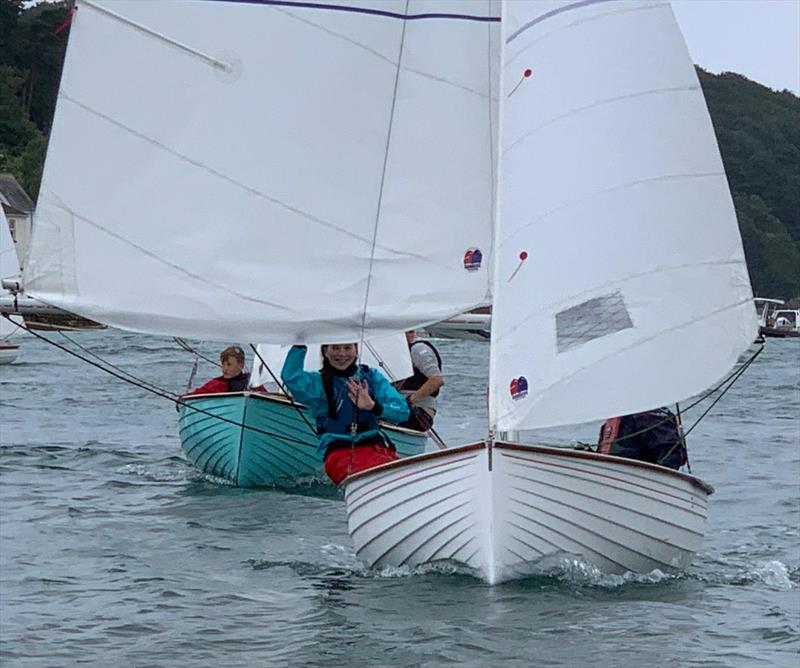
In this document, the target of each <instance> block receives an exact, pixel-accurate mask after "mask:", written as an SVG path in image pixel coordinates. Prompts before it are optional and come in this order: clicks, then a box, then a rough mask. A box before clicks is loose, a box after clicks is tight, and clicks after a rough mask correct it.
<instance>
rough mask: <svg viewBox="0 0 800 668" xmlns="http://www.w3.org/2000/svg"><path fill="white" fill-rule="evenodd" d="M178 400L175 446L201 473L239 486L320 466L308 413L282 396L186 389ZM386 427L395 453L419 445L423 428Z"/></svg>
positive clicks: (303, 474)
mask: <svg viewBox="0 0 800 668" xmlns="http://www.w3.org/2000/svg"><path fill="white" fill-rule="evenodd" d="M183 402H184V404H183V405H181V406H180V409H179V417H178V429H179V432H180V438H181V446H182V447H183V450H184V452H185V453H186V456H187V458H188V459H189V461H191V462H192V464H194V465H195V466H196V467H197V468H199V469H200V470H201V471H203V472H204V473H207V474H209V475H213V476H216V477H219V478H224V479H226V480H228V481H230V482H232V483H233V484H235V485H237V486H240V487H262V486H269V485H274V484H277V483H287V482H292V481H294V480H297V479H302V478H307V477H311V476H315V475H318V474H320V473H321V472H322V455H321V453H320V452H319V451H318V449H317V442H318V439H317V436H316V433H315V432H314V431H313V428H312V427H311V426H310V425H313V423H314V422H313V418H312V417H311V416H309V415H308V413H307V411H306V409H305V408H304V407H296V406H295V405H292V403H291V402H290V401H289V400H288V399H286V398H285V397H283V396H280V395H265V394H261V393H256V392H236V393H229V394H201V395H192V396H189V397H184V398H183ZM304 417H305V418H306V419H307V420H308V423H307V422H306V421H305V420H304V419H303V418H304ZM386 432H387V434H389V437H390V438H391V440H392V442H393V443H394V444H395V447H396V448H397V452H398V454H400V455H401V456H409V455H415V454H419V453H421V452H423V451H424V449H425V446H426V443H427V437H426V436H425V435H424V434H421V433H419V432H413V431H410V430H407V429H394V428H388V427H387V428H386Z"/></svg>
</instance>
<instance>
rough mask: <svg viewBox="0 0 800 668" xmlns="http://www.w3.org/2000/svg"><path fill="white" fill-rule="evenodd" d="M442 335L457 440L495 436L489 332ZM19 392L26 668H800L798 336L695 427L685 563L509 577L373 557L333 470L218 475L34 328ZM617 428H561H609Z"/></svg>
mask: <svg viewBox="0 0 800 668" xmlns="http://www.w3.org/2000/svg"><path fill="white" fill-rule="evenodd" d="M50 336H51V337H52V338H54V339H55V340H62V339H61V338H60V337H59V336H58V335H50ZM72 338H73V339H74V340H75V341H77V342H79V343H80V344H81V345H83V346H86V347H87V348H88V349H90V350H91V351H92V352H94V353H96V354H98V355H99V356H101V357H102V358H103V359H106V360H108V361H109V362H112V363H113V364H116V365H118V366H119V367H121V368H124V369H125V370H127V371H130V372H131V373H134V374H136V375H137V376H138V377H140V378H142V379H146V380H147V381H149V382H151V383H154V384H156V385H158V386H159V387H161V388H164V389H167V390H169V391H174V392H180V391H182V390H183V389H184V386H185V382H186V378H187V376H188V372H189V367H190V365H191V357H190V356H189V355H188V354H187V353H185V352H183V351H181V350H179V349H178V348H177V347H176V346H175V344H174V343H172V342H170V341H168V340H165V339H155V338H152V337H143V336H136V335H132V334H125V333H121V332H113V331H104V332H92V333H86V332H84V333H80V334H74V335H72ZM62 341H63V340H62ZM202 349H203V350H204V351H205V352H207V353H208V354H209V355H210V356H213V355H214V354H215V350H216V348H215V347H214V346H203V347H202ZM440 350H441V351H442V353H443V357H444V359H445V363H446V375H447V386H446V388H445V391H444V393H443V397H442V402H441V412H440V417H439V420H438V422H437V427H438V429H439V431H440V432H441V434H442V436H443V437H444V438H445V440H446V441H448V442H452V443H454V444H455V443H459V442H462V441H466V440H470V439H473V438H480V437H482V436H483V435H484V432H485V427H486V408H485V406H486V399H485V378H486V368H487V352H488V347H487V346H485V345H484V344H480V343H466V342H442V343H441V345H440ZM212 374H214V370H213V368H212V367H211V366H210V365H206V366H205V368H202V367H201V370H200V373H199V375H198V380H204V379H205V378H206V377H209V376H211V375H212ZM0 405H1V410H2V416H1V417H2V422H1V427H0V483H1V484H0V664H1V665H2V666H3V667H4V668H7V667H10V666H25V667H28V666H30V667H36V668H44V667H49V666H76V665H85V666H118V665H126V666H130V667H136V668H140V667H151V666H159V667H170V668H174V667H176V666H193V667H194V666H214V667H217V666H219V667H223V666H224V667H228V666H248V667H259V666H284V665H286V666H330V665H341V666H383V665H386V666H447V665H459V666H490V665H491V666H531V665H536V666H584V665H593V666H619V667H623V668H628V667H630V668H634V667H635V668H638V667H640V666H645V665H652V666H703V667H704V668H710V667H717V666H719V667H722V666H741V667H746V668H754V667H758V666H765V667H767V666H769V667H770V668H775V667H780V666H787V667H788V666H792V667H794V666H796V665H798V652H799V651H800V538H799V537H798V534H799V532H800V340H770V341H769V342H768V345H767V348H766V350H765V351H764V353H763V354H762V355H761V356H760V357H759V358H758V360H757V361H756V363H755V364H754V365H753V366H752V367H751V368H750V370H749V371H748V373H747V374H746V375H745V376H744V377H743V378H742V380H741V381H740V382H739V383H738V384H737V385H736V386H735V387H734V388H733V389H732V390H731V391H730V392H729V394H728V395H726V396H725V398H724V399H723V400H722V402H720V403H719V404H718V405H717V407H716V408H715V409H714V411H713V412H712V414H711V415H710V416H709V417H708V418H707V419H706V420H705V421H704V422H702V423H701V424H700V426H699V427H698V428H697V429H696V430H695V431H694V432H693V433H692V437H691V440H690V457H691V458H692V465H693V470H694V472H695V473H696V474H697V475H699V476H701V477H702V478H704V479H705V480H707V481H709V482H710V483H711V484H713V485H714V486H715V487H716V488H717V493H716V494H715V495H714V496H713V497H712V498H711V504H710V520H709V526H708V534H707V538H706V541H705V543H704V546H703V548H702V550H701V551H700V552H699V553H698V554H697V555H696V557H695V559H694V561H693V563H692V566H691V569H690V570H689V572H688V573H686V574H683V575H679V576H675V575H666V574H662V573H658V572H654V573H650V574H647V575H638V576H633V575H628V576H627V577H618V576H614V577H611V576H603V575H600V574H598V573H595V572H592V571H591V570H590V569H587V568H586V567H584V566H582V565H580V564H575V565H572V566H571V567H564V568H561V569H559V570H557V571H554V572H553V573H551V574H548V575H541V576H539V577H535V578H530V579H527V580H523V581H517V582H511V583H506V584H503V585H500V586H497V587H489V586H487V585H485V584H483V583H481V582H480V581H478V580H475V579H473V578H472V577H470V576H469V575H467V574H464V573H459V572H454V571H447V570H443V569H438V570H437V569H417V570H413V571H409V570H388V571H384V572H371V571H368V570H366V569H365V568H364V567H363V566H362V565H360V564H359V562H358V560H357V559H356V558H355V555H354V553H353V549H352V545H351V543H350V539H349V537H348V535H347V530H346V523H345V514H344V504H343V501H342V498H341V496H340V494H339V493H338V492H337V491H336V490H335V489H333V488H332V487H330V486H326V485H323V484H318V483H309V484H307V485H304V486H299V487H296V488H294V489H290V490H273V489H267V490H239V489H236V488H233V487H230V486H225V485H222V484H219V483H218V482H215V481H211V480H208V479H206V478H204V477H203V476H202V475H200V474H198V473H197V472H196V471H194V470H193V469H192V468H191V466H190V465H189V464H188V463H187V462H186V461H185V460H184V458H183V457H182V455H181V450H180V445H179V441H178V438H177V434H176V414H175V410H174V408H173V407H172V405H171V404H170V403H169V402H167V401H166V400H164V399H162V398H158V397H156V396H153V395H150V394H147V393H145V392H143V391H142V390H141V389H139V388H136V387H133V386H131V385H127V384H125V383H122V382H120V381H117V380H115V379H113V378H111V377H109V376H106V375H104V374H103V373H101V372H100V371H98V370H96V369H94V368H92V367H90V366H88V365H87V364H85V363H82V362H80V361H79V360H76V359H74V358H72V357H69V356H68V355H66V354H65V353H63V352H61V351H59V350H57V349H55V348H52V347H50V346H49V345H47V344H45V343H42V342H39V341H36V340H33V339H28V338H26V339H25V340H24V341H23V348H22V350H21V355H20V359H19V361H18V362H17V363H15V364H13V365H10V366H3V367H0ZM691 417H692V416H691V415H689V416H687V418H688V419H687V420H685V421H686V422H687V423H689V424H690V423H691ZM596 427H597V425H590V426H587V427H585V428H583V429H579V430H577V431H576V430H553V431H551V432H549V433H548V434H546V435H544V437H546V439H547V440H548V441H557V442H568V441H570V440H573V439H576V438H579V439H581V440H585V441H594V440H595V439H596Z"/></svg>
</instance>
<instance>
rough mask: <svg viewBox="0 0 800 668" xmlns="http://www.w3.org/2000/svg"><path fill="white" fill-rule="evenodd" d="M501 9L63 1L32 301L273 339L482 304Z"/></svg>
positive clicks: (373, 326)
mask: <svg viewBox="0 0 800 668" xmlns="http://www.w3.org/2000/svg"><path fill="white" fill-rule="evenodd" d="M434 7H435V10H436V11H439V12H442V10H443V9H444V10H446V13H444V14H440V15H439V16H433V17H431V16H426V15H425V14H426V13H427V12H428V11H429V10H431V9H432V8H434ZM496 9H497V8H496V7H494V3H491V2H488V1H487V2H472V1H470V0H464V1H453V2H447V3H431V2H421V1H411V2H404V1H401V0H370V1H366V2H365V1H356V0H349V1H348V2H337V1H336V0H326V3H320V4H317V3H313V2H311V3H308V2H304V3H297V5H292V4H291V3H286V2H280V3H272V2H270V1H269V0H259V1H257V2H256V1H255V0H253V1H252V2H247V1H246V0H241V1H238V2H224V1H207V0H198V1H186V2H171V3H164V2H141V1H140V0H115V1H114V2H100V1H98V2H90V1H88V0H78V2H77V12H76V14H75V16H74V19H73V21H72V26H71V34H70V41H69V45H68V49H67V55H66V61H65V65H64V72H63V76H62V82H61V88H60V91H59V97H58V103H57V110H56V115H55V119H54V124H53V129H52V133H51V136H50V144H49V150H48V155H47V159H46V165H45V170H44V175H43V181H42V186H41V193H40V197H39V203H38V208H37V213H36V219H35V222H34V233H33V250H32V254H31V258H30V261H29V263H28V265H27V266H26V268H25V276H24V284H25V288H26V290H27V291H28V292H29V293H31V294H33V295H34V296H36V297H38V298H40V299H42V300H43V301H45V302H47V303H50V304H54V305H57V306H60V307H62V308H64V309H67V310H69V311H74V312H77V313H80V314H81V315H84V316H87V317H90V318H92V319H94V320H98V321H100V322H103V323H106V324H109V325H114V326H117V327H122V328H126V329H131V330H136V331H144V332H151V333H157V334H169V335H180V336H191V337H194V338H202V339H220V340H230V339H235V340H240V341H241V340H253V341H264V342H271V343H285V342H289V341H329V342H330V341H352V340H354V339H358V338H360V337H361V336H362V335H363V336H365V337H366V338H373V337H375V336H381V335H383V334H385V333H387V332H398V331H402V330H404V329H409V328H411V327H415V326H418V325H421V324H427V323H429V322H435V321H439V320H443V319H445V318H448V317H450V316H453V315H455V314H457V313H460V312H463V311H465V310H467V309H469V308H471V307H473V306H475V305H478V304H481V303H485V302H486V300H487V294H488V288H489V281H488V271H487V264H488V259H489V258H490V256H491V250H492V249H491V229H490V228H491V218H492V206H493V183H494V180H495V179H494V165H493V162H494V153H495V146H494V141H493V118H494V112H493V109H494V107H495V106H496V101H493V96H495V97H496V85H495V84H493V73H496V72H497V67H496V66H494V67H493V63H494V61H495V60H496V58H494V57H493V56H492V54H491V52H492V49H494V50H495V53H496V51H497V41H498V40H497V36H498V23H497V20H496V16H494V15H493V13H492V12H493V10H496ZM496 13H497V12H496V11H495V14H496ZM495 132H496V128H495ZM475 251H478V252H477V253H476V252H475ZM362 325H363V327H362Z"/></svg>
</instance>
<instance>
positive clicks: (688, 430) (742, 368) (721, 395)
mask: <svg viewBox="0 0 800 668" xmlns="http://www.w3.org/2000/svg"><path fill="white" fill-rule="evenodd" d="M762 350H764V344H762V345H761V347H760V348H759V349H758V350H757V351H756V352H755V353H754V354H753V356H752V357H751V358H750V359H749V360H747V362H745V363H744V364H743V365H742V366H741V368H740V369H738V370H737V372H736V373H735V374H734V375H733V377H732V378H731V380H730V383H728V386H727V387H726V388H725V389H724V390H722V392H720V395H719V396H718V397H717V398H716V399H714V401H712V402H711V405H710V406H709V407H708V408H707V409H706V410H705V411H703V413H702V414H701V415H700V417H699V418H697V420H695V423H694V424H693V425H692V426H691V427H689V429H687V430H686V433H685V434H684V436H688V435H689V434H690V433H691V432H692V430H693V429H694V428H695V427H696V426H697V425H698V424H700V421H701V420H702V419H703V418H704V417H705V416H706V415H707V414H708V413H709V411H710V410H711V409H712V408H714V406H715V405H716V404H717V402H719V400H720V399H722V397H723V396H725V393H726V392H727V391H728V390H730V389H731V388H732V387H733V386H734V384H735V383H736V381H738V380H739V378H741V376H742V374H743V373H744V372H745V371H746V370H747V367H749V366H750V365H751V364H752V363H753V362H754V361H755V359H756V357H758V356H759V355H760V354H761V351H762Z"/></svg>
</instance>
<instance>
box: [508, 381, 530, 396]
mask: <svg viewBox="0 0 800 668" xmlns="http://www.w3.org/2000/svg"><path fill="white" fill-rule="evenodd" d="M509 390H510V391H511V398H512V399H514V400H515V401H516V400H517V399H524V398H525V397H527V396H528V379H527V378H525V376H520V377H519V378H512V379H511V386H510V387H509Z"/></svg>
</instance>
